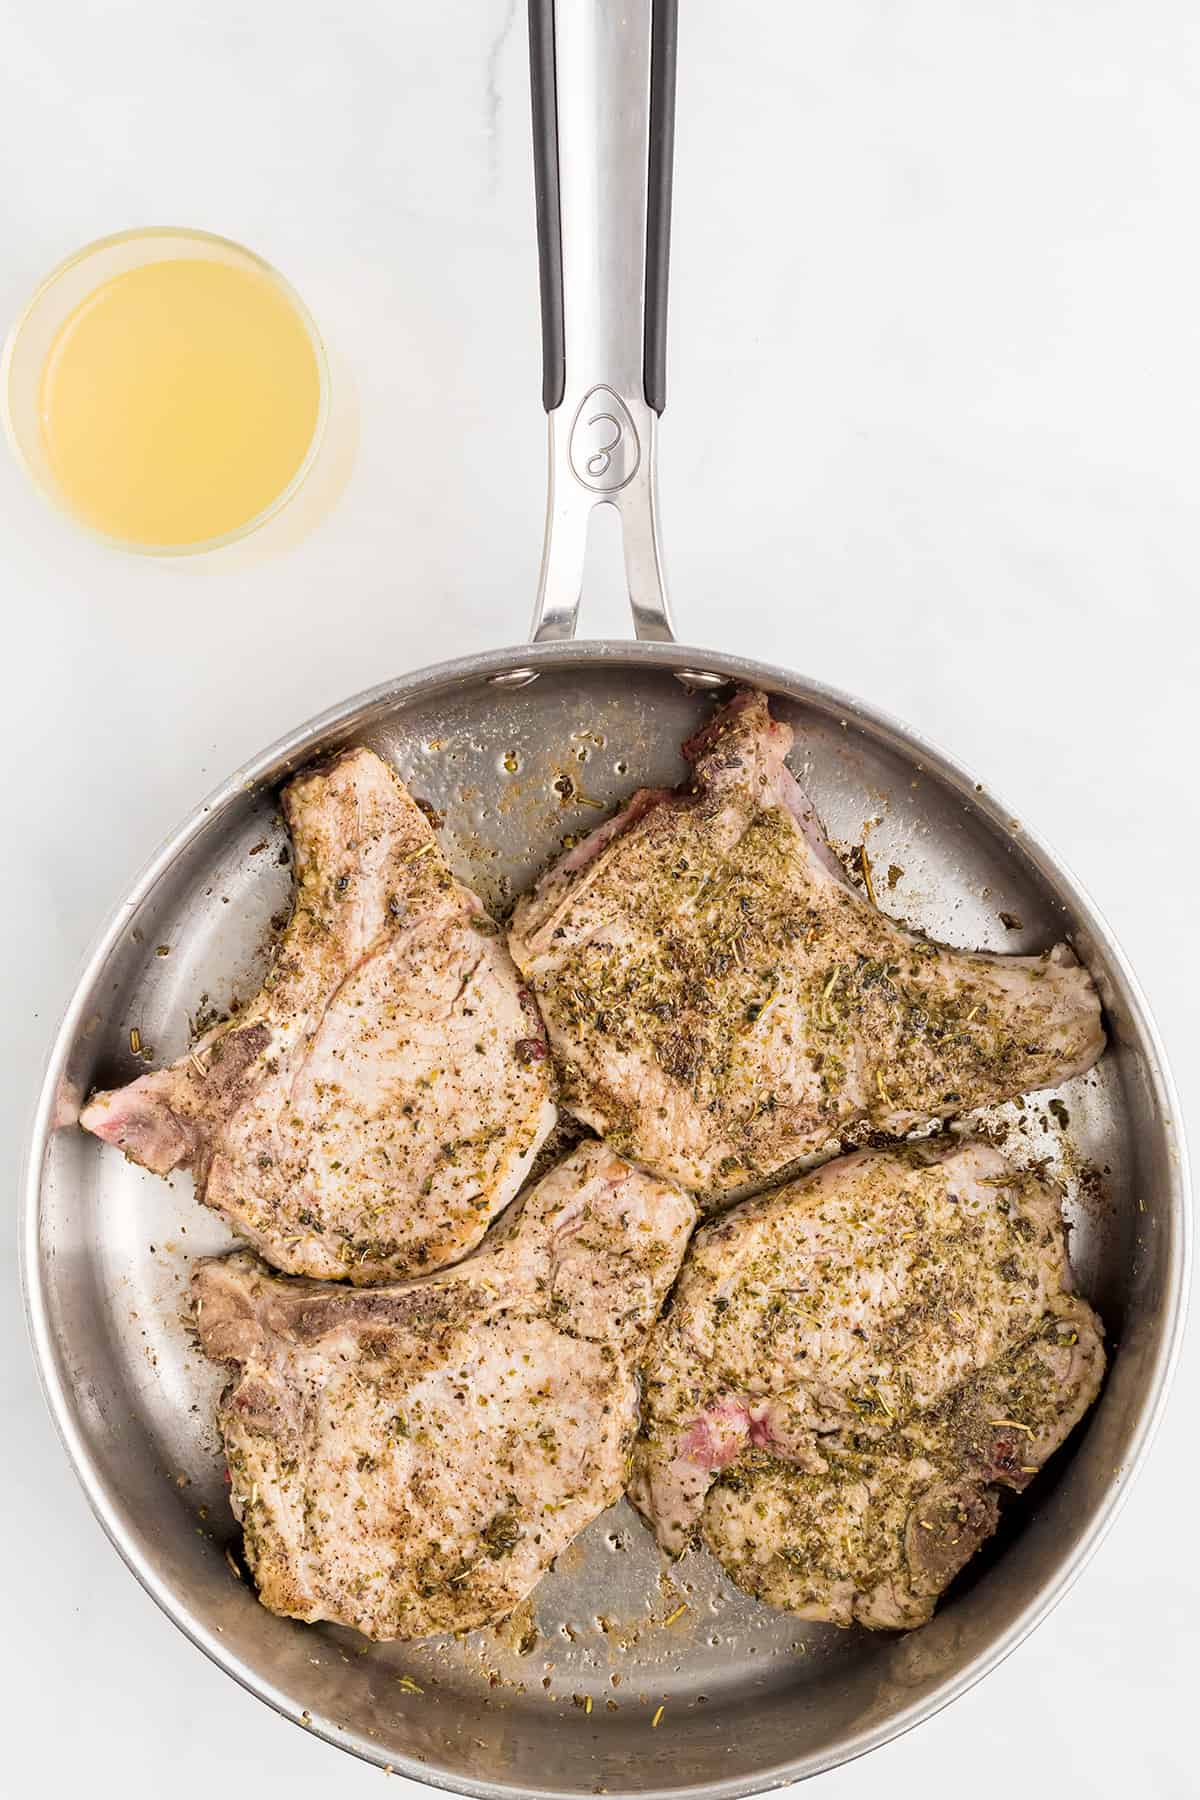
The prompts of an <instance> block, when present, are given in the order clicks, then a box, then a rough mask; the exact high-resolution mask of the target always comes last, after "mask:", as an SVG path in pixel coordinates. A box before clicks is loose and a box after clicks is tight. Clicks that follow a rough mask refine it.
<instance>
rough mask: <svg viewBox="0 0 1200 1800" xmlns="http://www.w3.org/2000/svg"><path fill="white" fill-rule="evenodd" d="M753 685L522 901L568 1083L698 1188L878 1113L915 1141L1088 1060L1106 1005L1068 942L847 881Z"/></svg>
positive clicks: (609, 1135)
mask: <svg viewBox="0 0 1200 1800" xmlns="http://www.w3.org/2000/svg"><path fill="white" fill-rule="evenodd" d="M791 742H792V733H791V730H790V728H789V727H788V726H786V725H784V724H782V723H781V722H779V721H778V720H772V719H771V717H770V715H769V713H768V710H767V702H766V699H765V698H764V696H763V695H762V694H757V693H750V692H743V693H741V694H739V695H738V696H737V698H736V699H735V700H733V701H732V702H731V703H730V704H729V705H728V706H727V707H725V708H724V709H723V710H722V711H721V712H719V713H718V714H717V715H716V717H715V718H714V719H713V720H712V722H711V723H710V724H709V725H708V726H707V727H706V729H705V730H704V731H702V732H701V733H700V734H699V736H697V737H696V738H694V739H693V740H691V741H690V742H689V743H688V744H686V745H685V746H684V753H685V755H686V756H687V757H688V758H689V760H690V761H691V763H692V765H693V769H694V782H693V784H692V785H691V786H689V787H688V788H687V789H686V790H683V791H680V792H678V793H670V792H666V791H662V790H644V791H642V792H641V793H639V794H636V795H635V796H634V798H633V800H632V801H631V802H630V804H629V806H628V807H627V808H626V809H625V810H624V812H622V813H620V814H618V816H617V817H616V818H615V819H613V820H610V821H609V822H608V823H607V824H606V825H602V826H601V827H600V828H599V830H598V831H595V832H593V833H592V835H591V836H590V837H588V838H586V839H584V841H583V842H582V843H581V844H579V845H577V846H576V847H575V848H574V849H572V850H571V851H570V852H569V853H568V855H567V856H566V857H564V858H563V859H562V860H561V861H560V862H559V863H557V864H556V865H555V866H554V867H553V868H552V869H551V870H550V872H549V873H548V874H547V875H546V876H545V877H544V878H543V879H542V880H541V881H540V882H539V883H538V885H537V886H536V887H535V889H534V890H533V892H532V893H531V894H530V895H528V896H526V897H525V898H524V899H523V900H522V901H521V902H520V904H519V905H518V906H517V908H516V911H515V913H514V917H513V924H512V929H511V933H510V939H509V941H510V944H511V947H512V952H513V955H514V957H515V959H516V962H517V964H518V967H519V968H520V969H521V970H522V971H523V973H524V974H525V975H526V976H527V978H528V980H529V983H530V985H531V987H532V988H533V991H534V993H535V994H536V996H537V999H538V1003H539V1005H540V1008H541V1012H542V1016H543V1017H544V1019H545V1021H546V1025H547V1028H548V1030H549V1033H550V1041H551V1045H552V1048H553V1050H554V1054H555V1057H556V1060H557V1062H558V1065H559V1073H560V1078H561V1084H562V1099H563V1102H564V1104H565V1105H567V1106H568V1107H569V1108H570V1109H571V1110H572V1111H573V1112H575V1113H576V1114H577V1115H578V1116H579V1117H580V1118H581V1119H583V1120H584V1121H585V1122H586V1123H587V1124H589V1125H591V1126H592V1127H593V1128H594V1129H595V1130H596V1131H598V1132H600V1133H601V1134H602V1135H603V1136H604V1137H605V1138H606V1139H607V1140H608V1142H609V1143H611V1144H612V1145H613V1147H614V1148H615V1149H618V1150H619V1151H620V1152H621V1153H622V1154H623V1155H627V1156H630V1157H632V1158H633V1160H634V1161H636V1162H639V1163H641V1164H643V1165H644V1166H645V1167H646V1168H649V1169H653V1170H654V1171H655V1172H656V1173H658V1174H660V1175H663V1176H665V1177H667V1178H668V1179H672V1180H676V1181H679V1182H680V1183H682V1184H683V1185H684V1186H685V1187H691V1188H694V1189H697V1190H703V1191H709V1192H713V1191H721V1190H725V1189H729V1188H734V1187H739V1186H744V1185H747V1184H749V1183H751V1182H756V1181H757V1182H761V1181H763V1180H765V1179H766V1178H768V1177H769V1176H770V1175H771V1174H773V1173H774V1172H776V1171H778V1170H780V1169H782V1168H784V1167H785V1166H786V1165H787V1164H788V1163H790V1162H793V1161H794V1160H796V1159H797V1158H798V1157H801V1156H804V1155H807V1154H809V1153H811V1152H813V1151H816V1150H818V1149H820V1148H821V1147H822V1146H823V1145H826V1144H828V1143H829V1142H830V1141H831V1140H832V1139H836V1137H837V1136H838V1134H839V1133H842V1132H844V1131H846V1130H847V1129H849V1128H851V1127H861V1126H864V1125H865V1126H867V1127H870V1128H872V1129H875V1130H879V1131H885V1132H888V1133H891V1134H895V1135H898V1136H899V1135H903V1134H904V1133H905V1132H906V1131H908V1130H910V1129H911V1128H912V1127H914V1126H916V1125H920V1124H923V1123H926V1122H928V1121H930V1120H935V1119H945V1118H948V1117H950V1116H951V1115H953V1114H956V1113H959V1112H963V1111H966V1110H967V1109H969V1108H971V1107H975V1106H979V1105H982V1104H984V1103H986V1102H991V1101H997V1100H1004V1099H1010V1098H1012V1097H1013V1096H1015V1095H1017V1094H1020V1093H1025V1092H1028V1091H1029V1090H1031V1089H1036V1088H1041V1087H1047V1086H1050V1085H1053V1084H1056V1083H1058V1082H1060V1081H1064V1080H1066V1079H1067V1077H1069V1076H1071V1075H1074V1074H1077V1073H1079V1072H1080V1071H1081V1070H1083V1069H1086V1068H1088V1067H1089V1066H1090V1065H1091V1064H1092V1063H1093V1062H1095V1060H1096V1058H1097V1057H1098V1056H1099V1055H1100V1052H1101V1050H1102V1049H1103V1047H1104V1036H1103V1032H1102V1030H1101V1025H1100V1006H1099V1002H1098V1000H1097V998H1096V993H1095V990H1094V988H1093V987H1092V983H1091V981H1090V979H1089V977H1088V975H1087V973H1086V971H1085V970H1084V969H1083V968H1082V967H1081V966H1080V964H1079V963H1078V962H1077V961H1076V959H1075V956H1074V954H1073V953H1072V952H1071V950H1070V949H1068V947H1067V946H1066V945H1065V944H1058V945H1056V946H1055V947H1054V948H1053V949H1051V950H1048V951H1047V952H1046V953H1045V954H1044V955H1042V956H996V955H990V954H985V953H982V952H980V953H970V952H966V951H958V950H949V949H946V948H944V947H942V946H940V945H938V944H933V943H930V942H929V941H928V940H927V939H925V938H923V937H919V936H917V935H916V934H915V933H914V932H911V931H907V930H905V929H904V928H903V927H901V926H899V925H897V924H896V923H895V922H894V921H893V920H892V919H890V918H888V917H887V916H886V915H885V914H884V913H882V912H879V911H878V910H877V909H876V908H875V907H874V906H872V905H870V904H869V902H868V901H867V900H866V899H864V898H863V896H862V895H860V894H859V893H858V892H857V891H856V890H855V889H854V888H853V887H852V886H851V885H850V883H849V881H848V880H847V878H846V875H845V873H844V871H843V869H842V867H841V865H840V863H839V862H838V860H837V858H836V856H835V855H834V854H833V852H832V850H831V849H830V848H829V845H828V843H827V842H826V840H825V838H824V836H823V835H822V832H821V829H820V826H819V824H818V822H817V819H816V816H815V814H814V811H813V808H812V806H811V804H810V803H809V801H808V800H807V799H806V797H805V795H804V794H803V792H802V791H801V789H800V787H799V786H798V784H797V782H796V780H795V778H794V776H793V775H792V774H791V773H790V771H789V770H788V769H787V767H786V766H785V763H784V757H785V755H786V754H787V751H788V749H789V747H790V745H791Z"/></svg>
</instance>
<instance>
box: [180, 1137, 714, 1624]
mask: <svg viewBox="0 0 1200 1800" xmlns="http://www.w3.org/2000/svg"><path fill="white" fill-rule="evenodd" d="M694 1222H695V1209H694V1206H693V1203H692V1201H691V1200H690V1199H688V1198H686V1197H685V1196H684V1195H682V1194H680V1193H679V1192H677V1191H676V1190H675V1189H673V1188H670V1187H668V1186H667V1185H666V1184H664V1183H662V1182H660V1181H656V1180H654V1179H652V1178H651V1177H650V1176H647V1175H643V1174H640V1173H639V1172H638V1171H636V1170H634V1169H632V1168H630V1167H629V1165H628V1164H627V1163H624V1162H622V1161H621V1159H620V1158H619V1157H616V1156H614V1155H613V1153H612V1152H611V1151H610V1150H607V1149H605V1148H604V1146H603V1145H601V1144H597V1143H594V1142H589V1143H587V1144H584V1145H581V1146H580V1147H579V1148H578V1149H577V1150H575V1151H574V1152H573V1153H572V1154H571V1155H570V1156H569V1157H567V1159H566V1160H565V1161H564V1162H562V1163H560V1164H559V1165H558V1167H557V1168H555V1169H554V1170H552V1171H551V1173H550V1174H549V1175H547V1176H546V1177H545V1178H544V1179H543V1180H542V1181H540V1182H539V1183H538V1184H537V1185H536V1186H535V1187H534V1188H532V1189H531V1191H530V1192H529V1194H528V1195H527V1196H526V1198H525V1199H524V1200H523V1201H522V1202H521V1203H520V1204H519V1206H518V1207H517V1208H515V1209H514V1214H513V1215H511V1216H510V1218H509V1219H507V1220H505V1221H504V1222H503V1223H502V1224H500V1225H498V1226H497V1227H496V1229H495V1230H494V1231H493V1232H492V1234H491V1235H490V1237H489V1238H488V1239H487V1240H486V1241H485V1242H484V1244H482V1245H481V1246H480V1248H479V1249H478V1250H477V1251H476V1252H475V1254H474V1255H472V1256H470V1257H468V1258H467V1259H466V1260H465V1261H464V1262H462V1263H460V1264H459V1265H458V1266H457V1267H456V1268H454V1269H448V1270H444V1271H442V1272H441V1273H440V1274H436V1275H429V1276H426V1277H424V1278H423V1279H421V1280H418V1281H413V1282H409V1283H406V1284H403V1285H399V1286H396V1285H393V1286H388V1287H381V1288H375V1289H372V1290H370V1291H365V1290H363V1289H358V1290H353V1289H349V1288H346V1287H344V1286H337V1287H335V1286H330V1285H328V1284H326V1283H321V1282H312V1281H293V1280H287V1279H283V1278H280V1277H278V1276H273V1275H272V1274H271V1273H270V1272H269V1271H268V1270H267V1269H265V1268H264V1267H263V1265H262V1264H261V1263H260V1262H258V1261H257V1260H256V1259H255V1258H253V1257H251V1256H248V1255H246V1254H244V1253H241V1252H239V1253H236V1254H234V1255H232V1256H230V1257H227V1258H225V1259H223V1260H219V1261H215V1260H214V1261H208V1262H204V1263H201V1264H200V1266H199V1268H198V1270H197V1272H196V1274H195V1277H194V1280H193V1289H194V1294H195V1302H196V1313H197V1322H198V1326H199V1331H200V1340H201V1343H202V1345H203V1347H204V1349H205V1351H206V1352H207V1353H208V1355H209V1356H211V1357H213V1358H215V1359H218V1360H220V1361H224V1362H230V1363H234V1364H236V1365H237V1374H236V1376H235V1377H234V1379H233V1381H232V1383H231V1385H230V1387H229V1388H228V1390H227V1391H226V1394H225V1396H224V1399H223V1401H222V1404H221V1410H220V1415H219V1423H220V1428H221V1433H222V1436H223V1438H224V1441H225V1448H226V1454H227V1456H228V1460H229V1468H230V1473H231V1479H232V1500H233V1507H234V1511H235V1513H236V1514H237V1516H238V1518H239V1519H240V1520H241V1521H242V1526H243V1530H244V1533H245V1546H246V1557H247V1560H248V1562H249V1564H250V1567H251V1569H252V1570H253V1572H254V1577H255V1580H256V1581H257V1583H258V1587H259V1593H260V1596H261V1598H262V1600H263V1601H264V1603H265V1604H266V1605H267V1606H268V1607H270V1608H271V1610H272V1611H274V1612H280V1613H286V1614H289V1615H291V1616H292V1617H295V1618H299V1619H308V1620H315V1619H331V1620H336V1621H339V1622H341V1623H343V1624H346V1625H353V1626H355V1627H356V1628H357V1629H358V1630H359V1631H362V1632H365V1633H366V1635H367V1636H368V1637H373V1638H413V1637H422V1636H425V1635H428V1634H430V1633H435V1632H443V1631H460V1630H464V1629H469V1628H471V1627H473V1626H476V1625H481V1624H484V1623H487V1622H488V1621H490V1620H494V1619H497V1618H500V1617H501V1616H503V1615H504V1614H505V1613H507V1612H509V1611H511V1609H512V1608H513V1607H514V1606H515V1605H516V1604H517V1603H518V1601H520V1600H522V1599H523V1598H524V1597H525V1595H526V1594H528V1593H529V1592H530V1590H531V1589H532V1588H533V1586H534V1584H535V1582H536V1581H537V1580H538V1578H539V1576H540V1575H541V1574H542V1573H543V1572H544V1570H545V1569H546V1568H547V1567H548V1565H549V1564H550V1562H551V1561H552V1560H553V1558H554V1557H555V1556H557V1555H558V1554H559V1552H560V1551H562V1550H563V1549H564V1548H565V1547H566V1545H567V1544H569V1543H570V1541H571V1539H572V1538H573V1537H575V1535H576V1534H577V1533H578V1532H579V1531H581V1530H582V1529H583V1527H584V1526H585V1525H586V1524H588V1522H589V1521H590V1520H591V1519H593V1518H595V1516H596V1515H597V1513H599V1512H601V1511H602V1510H603V1509H604V1508H605V1507H606V1506H609V1505H611V1504H612V1503H613V1502H614V1501H615V1500H617V1499H618V1498H619V1497H620V1494H621V1489H622V1487H623V1486H624V1482H625V1475H626V1469H627V1465H628V1457H629V1451H630V1447H631V1445H632V1442H633V1436H634V1432H635V1430H636V1428H637V1416H638V1401H637V1377H636V1365H637V1361H638V1358H639V1356H640V1354H641V1351H642V1350H643V1348H644V1345H645V1338H646V1333H647V1331H648V1330H649V1328H650V1326H651V1324H652V1322H653V1320H654V1318H655V1315H656V1314H657V1312H658V1309H659V1307H660V1305H661V1304H662V1301H663V1298H664V1296H665V1294H666V1292H667V1290H668V1288H669V1287H670V1285H671V1283H672V1281H673V1280H674V1278H675V1274H676V1272H677V1270H678V1268H679V1263H680V1259H681V1257H682V1255H683V1251H684V1246H685V1244H686V1243H687V1238H688V1233H689V1232H690V1230H691V1228H692V1225H693V1224H694Z"/></svg>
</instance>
